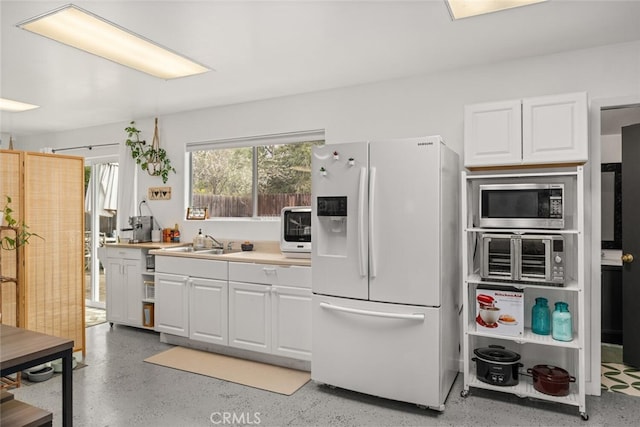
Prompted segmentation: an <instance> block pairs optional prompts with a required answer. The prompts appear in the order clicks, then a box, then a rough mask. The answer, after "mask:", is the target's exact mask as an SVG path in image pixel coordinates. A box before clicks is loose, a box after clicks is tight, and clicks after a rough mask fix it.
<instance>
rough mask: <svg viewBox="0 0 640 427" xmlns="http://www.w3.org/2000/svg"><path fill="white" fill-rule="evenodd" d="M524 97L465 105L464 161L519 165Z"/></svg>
mask: <svg viewBox="0 0 640 427" xmlns="http://www.w3.org/2000/svg"><path fill="white" fill-rule="evenodd" d="M521 116H522V115H521V104H520V100H514V101H503V102H491V103H485V104H475V105H467V106H465V107H464V165H465V166H466V167H474V166H476V167H477V166H495V165H519V164H520V162H521V160H522V133H521V125H522V117H521Z"/></svg>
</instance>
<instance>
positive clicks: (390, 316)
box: [320, 302, 424, 321]
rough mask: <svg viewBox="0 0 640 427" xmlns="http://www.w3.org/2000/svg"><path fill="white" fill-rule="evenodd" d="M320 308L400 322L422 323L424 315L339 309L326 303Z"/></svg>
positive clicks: (347, 308)
mask: <svg viewBox="0 0 640 427" xmlns="http://www.w3.org/2000/svg"><path fill="white" fill-rule="evenodd" d="M320 307H322V308H325V309H327V310H333V311H342V312H344V313H351V314H359V315H362V316H372V317H384V318H387V319H401V320H421V321H424V314H422V313H411V314H403V313H386V312H383V311H370V310H361V309H358V308H349V307H341V306H339V305H333V304H329V303H326V302H321V303H320Z"/></svg>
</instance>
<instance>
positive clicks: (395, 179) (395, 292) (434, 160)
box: [313, 137, 458, 306]
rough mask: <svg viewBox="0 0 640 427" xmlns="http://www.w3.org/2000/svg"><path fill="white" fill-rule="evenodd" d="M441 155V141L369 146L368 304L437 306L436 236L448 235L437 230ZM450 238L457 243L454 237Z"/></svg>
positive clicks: (439, 221)
mask: <svg viewBox="0 0 640 427" xmlns="http://www.w3.org/2000/svg"><path fill="white" fill-rule="evenodd" d="M440 155H441V143H440V139H439V137H438V138H432V137H425V138H411V139H403V140H392V141H379V142H378V141H376V142H371V143H370V146H369V156H370V157H369V164H370V170H369V209H370V211H369V229H370V235H369V257H370V263H369V280H370V288H369V299H370V300H372V301H383V302H396V303H400V304H412V305H425V306H440V304H441V289H440V274H441V272H440V260H441V257H440V256H441V254H440V252H441V250H440V249H441V246H440V233H441V232H444V233H447V230H441V218H440V196H441V195H440V188H441V186H440V180H441V174H440V170H441V167H440ZM446 197H458V195H457V194H450V195H448V196H446ZM452 214H453V215H457V213H452ZM444 236H447V234H444ZM448 236H449V238H452V239H453V238H456V237H455V233H452V234H449V235H448ZM449 262H450V263H457V262H458V261H457V259H451V260H449ZM313 267H314V269H315V264H314V266H313Z"/></svg>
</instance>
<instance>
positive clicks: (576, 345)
mask: <svg viewBox="0 0 640 427" xmlns="http://www.w3.org/2000/svg"><path fill="white" fill-rule="evenodd" d="M467 334H469V335H470V336H474V337H486V338H491V339H492V340H493V339H497V340H505V341H511V342H515V343H518V344H538V345H545V346H549V347H562V348H573V349H576V350H577V349H580V339H579V336H578V334H577V333H576V332H574V334H573V339H572V340H571V341H558V340H554V339H553V338H552V336H551V335H538V334H534V333H533V332H532V331H531V328H524V333H523V335H522V336H520V335H518V336H512V335H501V334H493V333H491V332H487V331H479V330H477V329H476V324H475V321H470V322H469V327H468V328H467Z"/></svg>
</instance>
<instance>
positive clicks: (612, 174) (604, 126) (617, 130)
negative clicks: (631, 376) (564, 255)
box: [600, 103, 640, 367]
mask: <svg viewBox="0 0 640 427" xmlns="http://www.w3.org/2000/svg"><path fill="white" fill-rule="evenodd" d="M600 120H601V127H600V143H601V144H600V150H601V152H600V154H601V159H600V162H601V164H602V168H601V170H602V180H601V195H602V199H601V220H602V228H601V239H602V261H601V272H602V273H601V274H602V275H601V277H602V284H601V292H602V293H601V309H602V310H601V326H602V331H601V339H602V346H601V360H602V362H603V363H619V364H622V363H623V354H624V353H625V351H624V350H625V349H624V342H625V341H626V342H627V343H630V342H634V341H637V340H640V332H638V335H635V333H634V329H633V328H630V327H629V326H630V325H629V324H628V323H629V322H628V321H627V322H626V323H627V325H626V327H625V322H624V317H625V314H626V315H627V316H628V315H629V313H628V312H629V311H630V309H631V307H629V305H628V302H629V301H627V299H628V295H627V297H625V292H623V289H624V287H623V280H625V279H624V276H625V274H626V275H627V276H628V275H629V265H623V262H622V259H621V258H622V255H623V249H624V250H625V252H626V251H628V250H629V248H627V247H625V245H626V246H628V244H624V242H625V239H624V238H623V237H624V236H627V237H628V236H629V235H630V234H631V235H633V234H636V233H638V232H639V230H637V229H636V228H635V227H636V226H635V224H634V223H633V221H630V220H629V219H628V218H627V219H626V220H623V218H624V216H623V215H622V200H623V194H624V193H623V192H622V188H623V185H622V178H623V176H624V175H623V174H622V173H621V170H622V165H623V163H625V160H626V164H627V172H628V171H629V163H630V160H631V159H628V158H626V159H625V158H623V151H624V149H623V138H622V133H623V132H622V128H623V127H626V126H629V125H632V124H635V123H640V103H633V104H626V105H611V106H606V107H605V106H603V107H602V108H601V111H600ZM625 144H627V150H626V151H624V152H625V153H626V154H625V155H626V156H627V157H629V155H631V154H632V153H638V151H637V150H636V151H629V150H628V144H629V141H628V139H627V142H626V143H625ZM633 155H634V156H635V155H636V154H633ZM631 163H634V162H631ZM636 164H637V162H636ZM632 166H633V165H632ZM628 177H629V175H628V174H627V182H626V186H627V187H628V186H629V185H630V184H634V185H635V183H629V178H628ZM626 191H628V190H626ZM628 205H629V203H627V206H628ZM627 216H628V215H627ZM625 230H626V232H625ZM627 241H628V239H627ZM637 255H638V256H640V254H637ZM636 268H637V267H636ZM626 280H627V281H628V280H629V277H627V278H626ZM625 305H627V307H626V309H625V307H624V306H625ZM629 335H631V336H629ZM634 335H635V336H634ZM625 338H626V340H625ZM627 347H629V346H627ZM627 350H629V348H627ZM626 353H627V354H626V355H625V356H624V361H625V362H626V363H627V364H633V365H634V366H635V367H640V362H639V361H637V360H635V359H634V360H633V362H631V359H630V356H629V354H628V353H629V351H627V352H626Z"/></svg>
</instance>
